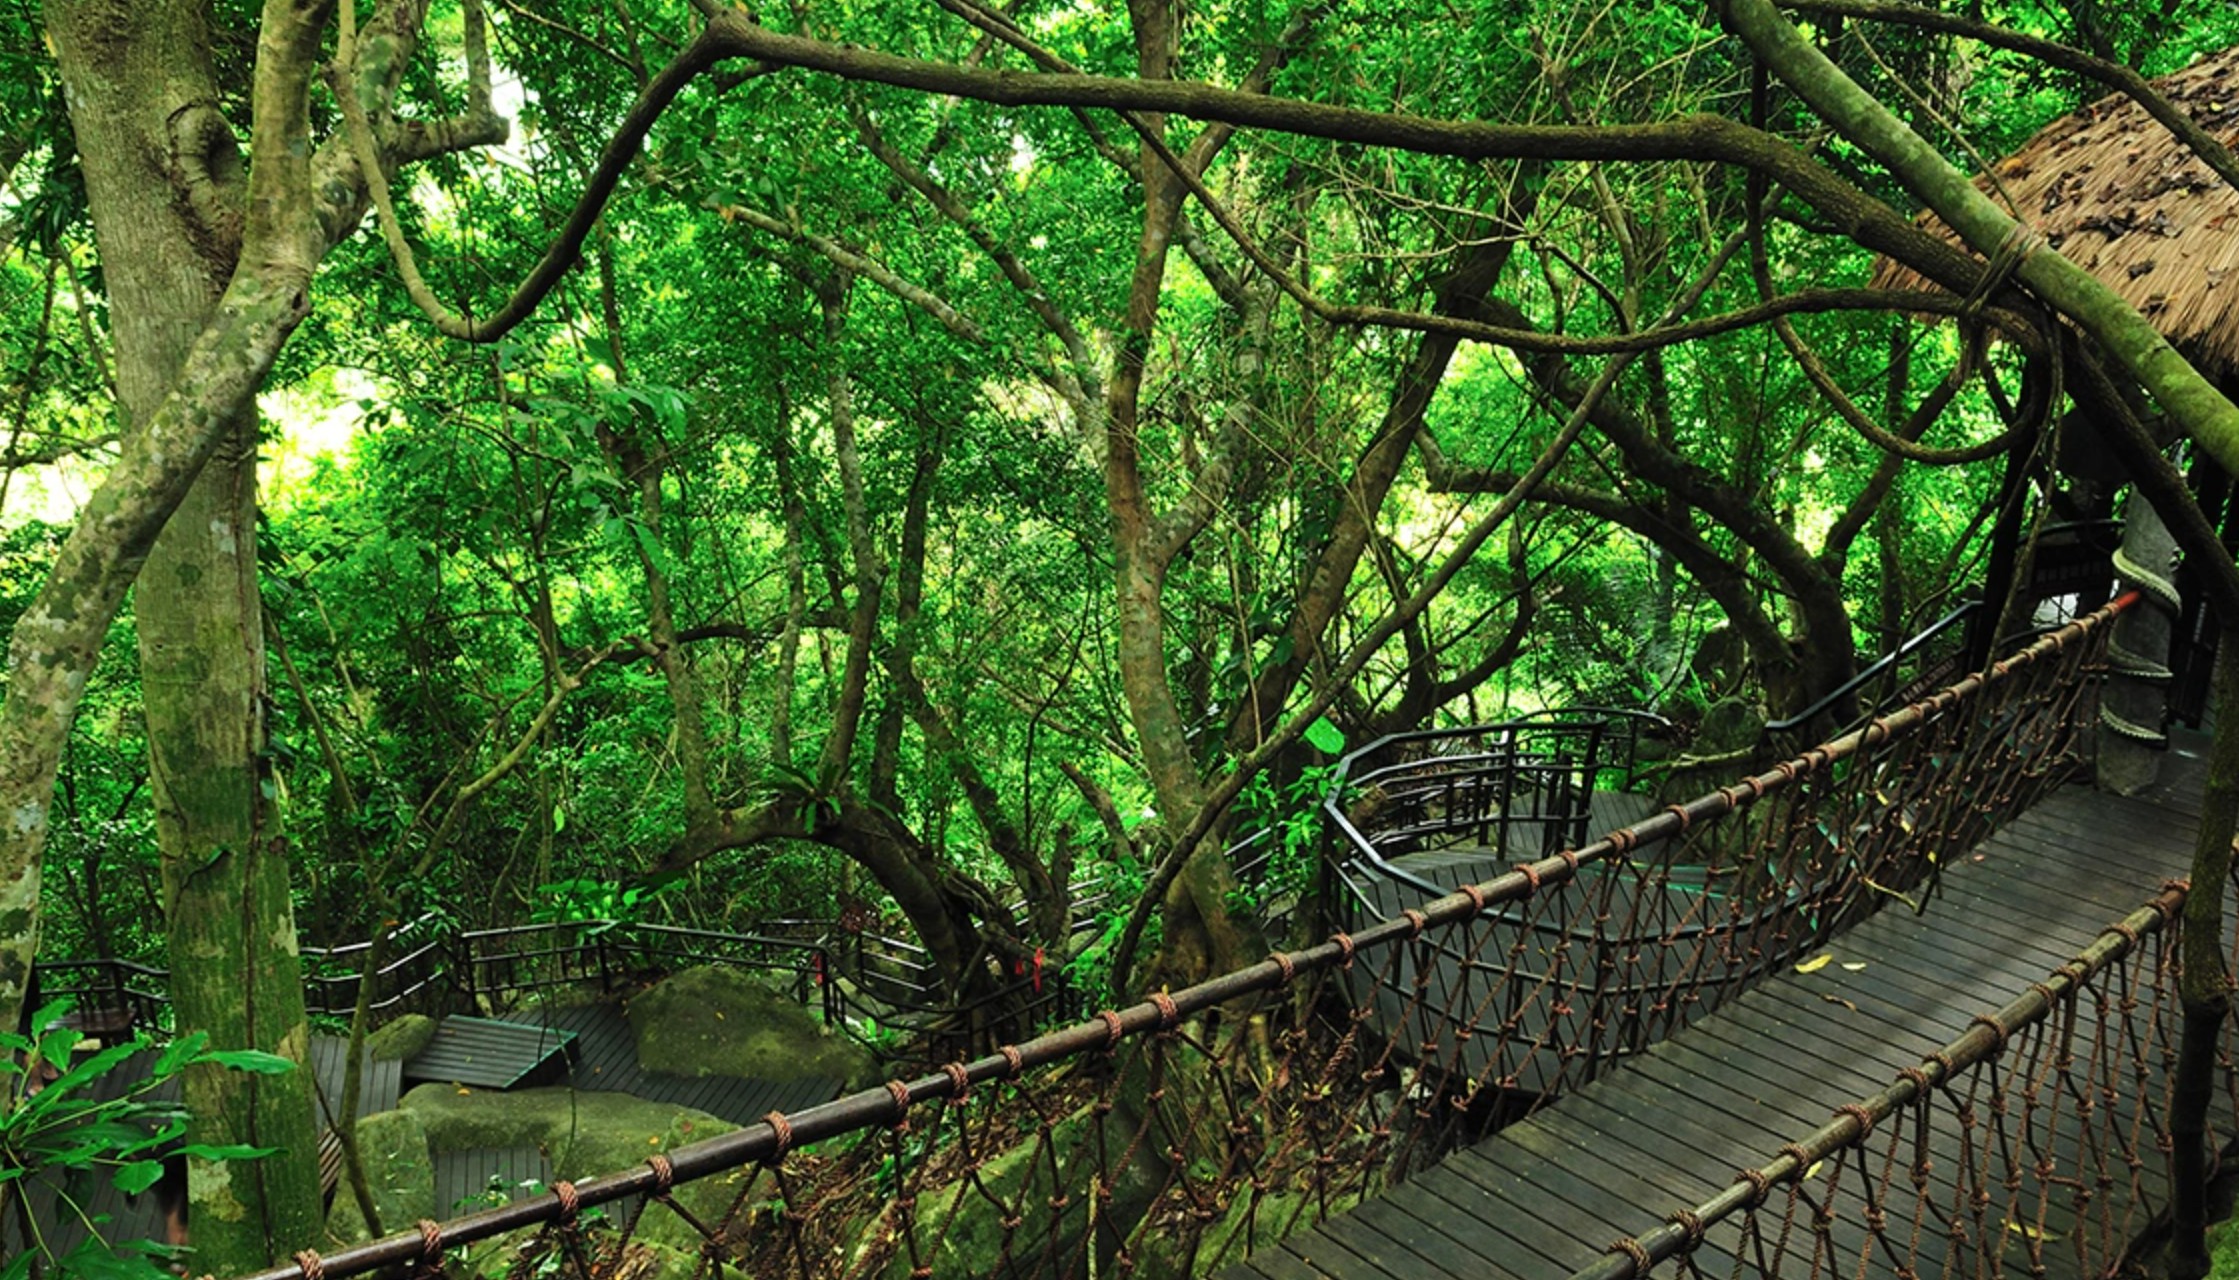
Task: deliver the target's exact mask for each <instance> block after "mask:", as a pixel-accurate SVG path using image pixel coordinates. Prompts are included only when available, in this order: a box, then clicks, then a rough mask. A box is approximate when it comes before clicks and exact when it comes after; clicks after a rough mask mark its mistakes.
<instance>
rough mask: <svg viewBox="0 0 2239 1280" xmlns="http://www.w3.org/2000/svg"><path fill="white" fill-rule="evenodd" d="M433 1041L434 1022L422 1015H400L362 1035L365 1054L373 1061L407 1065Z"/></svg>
mask: <svg viewBox="0 0 2239 1280" xmlns="http://www.w3.org/2000/svg"><path fill="white" fill-rule="evenodd" d="M433 1039H435V1019H433V1018H431V1017H428V1016H427V1015H426V1014H424V1013H407V1014H403V1015H401V1016H399V1017H397V1018H395V1019H393V1020H392V1021H389V1022H384V1023H382V1024H381V1025H380V1026H378V1027H375V1028H374V1029H373V1030H371V1031H368V1032H367V1033H366V1035H365V1051H366V1053H367V1054H368V1055H369V1056H371V1057H372V1059H373V1060H374V1061H375V1062H409V1061H411V1060H412V1059H413V1058H416V1057H418V1056H419V1055H420V1050H422V1049H425V1048H427V1047H428V1041H430V1040H433Z"/></svg>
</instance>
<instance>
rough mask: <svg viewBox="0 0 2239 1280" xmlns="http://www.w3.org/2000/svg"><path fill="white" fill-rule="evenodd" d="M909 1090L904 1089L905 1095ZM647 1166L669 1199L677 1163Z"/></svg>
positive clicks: (650, 1161)
mask: <svg viewBox="0 0 2239 1280" xmlns="http://www.w3.org/2000/svg"><path fill="white" fill-rule="evenodd" d="M907 1092H908V1091H907V1090H904V1093H905V1095H906V1094H907ZM645 1166H646V1168H648V1169H651V1170H652V1171H653V1198H654V1199H656V1200H666V1199H668V1198H669V1192H671V1191H673V1190H675V1189H676V1165H675V1164H674V1163H672V1162H671V1161H670V1160H669V1158H668V1157H667V1156H666V1155H653V1156H647V1157H646V1158H645Z"/></svg>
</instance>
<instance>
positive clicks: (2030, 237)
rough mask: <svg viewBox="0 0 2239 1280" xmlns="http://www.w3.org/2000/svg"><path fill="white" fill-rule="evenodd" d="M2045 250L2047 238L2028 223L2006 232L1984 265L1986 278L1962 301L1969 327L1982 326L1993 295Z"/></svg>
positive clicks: (1963, 311) (1960, 305)
mask: <svg viewBox="0 0 2239 1280" xmlns="http://www.w3.org/2000/svg"><path fill="white" fill-rule="evenodd" d="M2044 247H2045V238H2044V237H2043V236H2041V235H2039V234H2037V232H2036V231H2035V229H2033V228H2032V227H2030V225H2029V224H2028V223H2026V222H2021V221H2018V220H2017V221H2016V222H2015V223H2014V224H2013V226H2012V227H2010V228H2009V229H2008V230H2007V231H2006V237H2005V239H2003V240H2000V241H1999V242H1998V247H1997V248H1996V249H1995V250H1993V251H1992V252H1991V255H1990V258H1989V260H1988V261H1987V262H1986V263H1985V264H1984V267H1983V273H1982V277H1981V278H1980V279H1978V280H1976V281H1975V287H1974V288H1972V289H1970V290H1968V291H1967V296H1966V297H1964V298H1962V299H1960V301H1959V316H1960V318H1961V319H1962V320H1964V321H1966V322H1967V323H1969V324H1974V323H1977V322H1979V321H1980V320H1981V319H1982V310H1983V307H1984V306H1986V305H1987V304H1988V303H1989V302H1990V295H1992V294H1994V293H1996V292H1998V291H1999V290H2000V289H2003V288H2005V287H2006V284H2007V282H2009V281H2010V280H2012V279H2013V274H2014V272H2016V271H2018V270H2020V268H2021V264H2022V263H2024V262H2027V261H2028V260H2029V258H2030V255H2032V254H2034V253H2036V252H2037V251H2038V250H2040V249H2042V248H2044ZM1969 345H1970V347H1971V346H1972V344H1969Z"/></svg>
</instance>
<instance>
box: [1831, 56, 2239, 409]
mask: <svg viewBox="0 0 2239 1280" xmlns="http://www.w3.org/2000/svg"><path fill="white" fill-rule="evenodd" d="M2154 87H2155V88H2157V89H2159V90H2160V91H2161V93H2162V94H2163V95H2164V96H2165V97H2167V98H2168V99H2169V100H2170V101H2171V102H2172V103H2173V104H2175V105H2176V107H2177V108H2178V109H2179V110H2181V111H2184V112H2186V113H2187V114H2189V115H2190V116H2191V117H2192V118H2193V119H2194V120H2195V121H2196V122H2198V123H2199V125H2200V127H2201V128H2203V129H2205V130H2207V131H2208V132H2209V133H2211V134H2214V135H2215V136H2216V137H2218V138H2220V139H2222V140H2223V141H2224V142H2225V143H2227V144H2231V145H2239V48H2233V49H2226V50H2224V51H2223V52H2222V53H2218V54H2215V55H2212V56H2210V57H2208V58H2204V59H2202V60H2201V61H2199V62H2197V63H2195V64H2194V65H2192V66H2190V67H2187V68H2186V69H2185V70H2183V71H2179V72H2177V73H2175V74H2173V75H2168V76H2164V77H2162V78H2161V79H2159V80H2156V81H2154ZM1994 172H1995V174H1996V177H1997V181H1996V182H1995V183H1993V182H1991V181H1990V180H1989V179H1987V178H1977V179H1976V180H1975V184H1976V185H1977V186H1979V187H1981V188H1983V189H1984V190H1985V191H1987V192H1989V193H1990V195H1991V197H1992V198H1993V199H1995V200H1998V201H1999V202H2000V203H2001V204H2003V205H2005V207H2006V208H2007V210H2008V211H2009V212H2011V213H2013V214H2014V215H2015V216H2016V217H2018V218H2020V219H2021V220H2022V221H2023V222H2025V223H2027V224H2028V225H2029V226H2031V227H2034V228H2035V229H2036V230H2037V231H2038V233H2039V234H2041V235H2043V236H2044V237H2045V240H2046V242H2047V243H2048V244H2050V245H2052V247H2053V248H2055V249H2058V250H2059V251H2060V252H2061V253H2063V254H2065V255H2067V257H2068V259H2069V260H2070V261H2072V262H2074V263H2076V264H2077V265H2078V266H2081V267H2083V268H2084V269H2085V270H2087V271H2090V272H2091V273H2092V274H2094V275H2096V276H2098V277H2099V278H2100V279H2101V280H2103V281H2105V282H2106V283H2107V285H2108V286H2109V287H2110V288H2112V289H2114V291H2115V292H2117V293H2119V294H2121V295H2122V296H2123V297H2124V299H2126V300H2127V301H2128V302H2129V303H2130V304H2131V305H2132V306H2134V307H2136V308H2138V310H2139V312H2140V313H2141V314H2143V315H2144V316H2145V317H2146V318H2147V319H2149V320H2151V321H2153V323H2154V324H2155V326H2156V327H2158V328H2159V329H2160V330H2161V332H2162V333H2163V334H2164V335H2165V336H2166V337H2168V339H2169V340H2170V341H2171V342H2172V343H2174V344H2175V345H2176V346H2178V347H2179V348H2180V349H2182V350H2184V351H2185V352H2186V353H2187V354H2188V355H2190V356H2191V357H2192V358H2193V359H2195V360H2200V361H2205V362H2207V363H2211V364H2214V365H2218V366H2220V367H2222V368H2225V369H2239V191H2234V190H2233V189H2232V188H2231V187H2230V186H2229V185H2228V184H2226V183H2225V182H2224V181H2223V180H2222V179H2221V178H2219V177H2217V176H2216V175H2215V173H2214V172H2213V171H2211V170H2210V169H2209V168H2208V166H2207V165H2205V164H2203V163H2201V161H2200V160H2199V158H2198V157H2196V156H2194V155H2193V154H2192V152H2191V151H2189V150H2188V149H2186V147H2185V146H2184V144H2183V143H2181V142H2179V141H2177V138H2176V135H2174V134H2172V133H2170V132H2169V131H2168V130H2167V129H2165V128H2163V127H2162V126H2161V125H2160V124H2159V123H2157V122H2156V121H2154V120H2153V119H2152V118H2150V117H2149V116H2147V115H2146V113H2145V112H2144V111H2143V110H2142V109H2140V108H2139V107H2138V105H2137V104H2136V103H2134V102H2132V101H2131V100H2130V99H2129V98H2127V97H2124V96H2122V95H2121V94H2113V95H2110V96H2108V97H2105V98H2101V99H2100V100H2099V101H2097V102H2095V103H2092V104H2091V105H2090V106H2088V107H2085V108H2083V109H2082V110H2081V111H2077V112H2075V113H2074V114H2072V115H2068V116H2064V117H2062V118H2061V119H2059V120H2056V121H2054V122H2053V123H2052V124H2050V125H2047V126H2046V127H2045V129H2044V130H2043V131H2042V132H2040V133H2039V134H2038V135H2037V136H2036V137H2034V138H2031V139H2030V140H2029V142H2028V143H2027V145H2025V146H2023V147H2022V148H2021V150H2019V151H2017V152H2015V153H2014V154H2013V155H2011V156H2008V157H2007V158H2006V159H2004V160H2001V161H1999V162H1998V164H1997V166H1996V168H1995V170H1994ZM1921 223H1922V225H1924V226H1926V227H1928V228H1929V229H1930V230H1931V231H1934V232H1936V233H1937V234H1939V235H1942V236H1944V237H1945V238H1947V239H1955V237H1953V236H1952V235H1951V233H1950V231H1949V230H1948V229H1946V228H1945V226H1944V224H1943V222H1942V220H1940V219H1938V218H1936V217H1934V215H1932V214H1923V215H1922V216H1921ZM1874 284H1875V286H1876V287H1878V288H1894V289H1930V288H1934V287H1935V286H1934V285H1931V284H1929V283H1928V282H1927V281H1925V280H1924V279H1922V278H1921V277H1920V276H1918V275H1917V274H1915V273H1913V272H1912V271H1910V270H1907V269H1905V268H1902V267H1899V266H1897V265H1896V264H1895V263H1893V262H1890V261H1889V260H1887V259H1883V260H1882V261H1881V262H1879V263H1877V264H1876V265H1875V268H1874Z"/></svg>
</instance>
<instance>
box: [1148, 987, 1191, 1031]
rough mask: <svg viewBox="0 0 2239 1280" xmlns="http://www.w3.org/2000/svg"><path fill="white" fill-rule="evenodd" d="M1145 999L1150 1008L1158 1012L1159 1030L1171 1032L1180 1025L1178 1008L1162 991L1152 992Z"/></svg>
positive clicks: (1180, 1016)
mask: <svg viewBox="0 0 2239 1280" xmlns="http://www.w3.org/2000/svg"><path fill="white" fill-rule="evenodd" d="M1145 999H1148V1000H1149V1001H1150V1002H1151V1005H1152V1007H1154V1008H1156V1009H1157V1010H1158V1029H1159V1030H1161V1031H1172V1030H1173V1029H1174V1028H1176V1027H1178V1026H1180V1025H1181V1023H1182V1011H1181V1009H1180V1007H1179V1006H1177V1005H1176V1004H1175V1003H1174V997H1172V996H1170V995H1168V994H1166V993H1165V992H1163V991H1153V992H1151V993H1150V995H1148V996H1146V997H1145Z"/></svg>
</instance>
